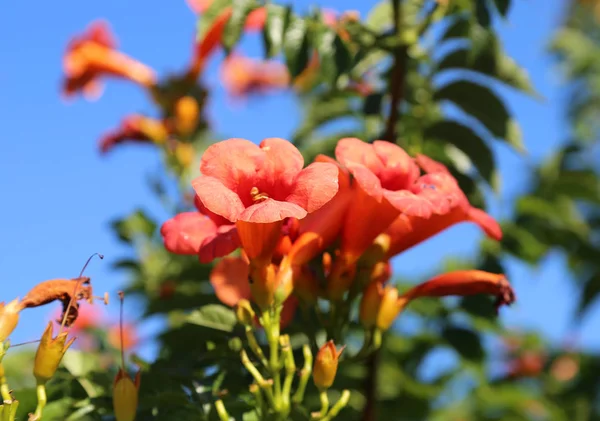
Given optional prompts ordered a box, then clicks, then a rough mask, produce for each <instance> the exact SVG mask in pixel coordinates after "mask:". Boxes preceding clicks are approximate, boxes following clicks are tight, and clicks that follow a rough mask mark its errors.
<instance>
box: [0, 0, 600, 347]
mask: <svg viewBox="0 0 600 421" xmlns="http://www.w3.org/2000/svg"><path fill="white" fill-rule="evenodd" d="M308 3H309V2H307V1H298V2H295V4H298V5H299V7H305V6H307V5H308ZM316 3H318V4H321V5H326V6H328V7H331V8H344V9H352V8H355V9H358V10H361V11H362V12H363V15H364V14H365V13H364V12H365V11H366V10H367V9H368V8H369V7H370V5H371V4H373V3H374V2H364V1H362V0H354V1H343V2H342V1H320V2H316ZM513 3H514V7H513V10H512V12H511V15H510V18H509V21H508V23H501V24H500V28H501V34H502V38H503V40H504V42H505V47H506V49H507V50H508V52H509V53H510V54H511V55H512V56H513V57H514V58H515V59H516V60H517V62H519V63H520V64H521V65H523V66H524V67H525V68H527V69H528V70H529V72H530V75H531V77H532V79H533V81H534V84H535V86H536V88H537V89H538V91H539V92H540V93H541V94H542V95H543V96H544V97H545V100H544V101H535V100H532V99H530V98H527V97H525V96H523V95H520V94H517V93H515V92H511V91H508V90H505V91H506V92H505V93H506V99H507V101H508V104H509V107H510V109H511V110H512V111H513V112H514V114H515V116H516V117H517V119H518V120H519V121H520V123H521V125H522V128H523V132H524V137H525V142H526V145H527V148H528V150H529V155H528V156H526V157H520V156H518V155H516V154H515V153H513V152H512V151H510V150H508V149H507V148H503V147H498V148H497V152H498V157H499V160H500V161H499V162H500V168H501V172H502V173H503V174H504V176H505V178H504V180H503V187H502V192H501V194H500V196H499V197H497V198H496V199H495V200H494V202H495V203H494V211H495V216H498V217H501V216H502V215H504V214H505V212H507V210H508V209H510V198H512V197H514V195H515V194H517V193H518V192H519V191H521V190H522V189H523V188H525V187H526V184H525V183H526V180H525V179H524V175H525V172H524V170H525V168H527V167H529V166H530V165H532V163H534V162H536V161H538V160H539V159H541V158H542V157H544V156H546V155H547V154H548V153H550V151H551V150H552V148H553V147H555V146H556V145H558V144H559V142H560V141H561V139H562V138H563V137H564V136H563V135H564V133H565V130H566V128H565V126H564V120H563V117H562V109H561V106H560V104H561V94H560V92H559V82H560V77H559V74H558V73H557V70H556V69H555V68H554V67H553V63H552V60H551V58H550V57H549V56H548V55H547V54H546V45H547V43H548V41H549V37H550V35H551V33H552V31H553V29H554V28H555V27H556V26H557V25H558V24H559V22H560V16H561V11H562V8H563V6H564V5H563V2H562V1H558V0H550V1H549V0H530V1H527V2H522V1H514V2H513ZM365 4H367V5H369V6H368V7H367V6H365ZM0 7H1V9H2V15H3V16H5V20H4V22H3V24H2V25H1V26H0V51H2V58H3V59H2V63H3V66H1V67H0V86H2V94H1V95H0V115H2V129H3V130H2V134H1V136H2V138H1V145H2V152H1V153H0V187H1V191H2V193H3V201H2V202H3V203H4V205H3V206H2V210H1V213H0V215H1V216H2V220H3V221H4V227H3V238H4V241H2V242H1V243H0V300H10V299H12V298H14V297H16V296H23V295H24V294H25V293H26V292H27V291H28V290H29V289H30V288H31V287H32V286H33V285H34V284H36V283H38V282H40V281H43V280H46V279H51V278H58V277H74V276H77V274H78V273H79V270H80V268H81V266H82V265H83V263H84V262H85V260H86V259H87V257H88V256H89V255H90V254H91V253H93V252H96V251H97V252H102V253H104V254H105V255H106V259H105V260H104V261H99V260H96V261H93V262H92V263H91V265H90V267H89V268H88V270H87V272H86V273H87V275H88V276H91V277H92V278H93V282H94V286H95V289H96V290H97V291H98V292H100V291H104V290H108V291H111V292H114V291H116V290H117V289H118V287H119V285H121V284H122V282H123V281H124V277H123V276H122V275H120V274H118V273H114V272H112V271H111V270H110V261H111V260H114V259H117V258H118V257H119V256H120V255H121V254H122V253H123V252H124V249H123V247H122V246H121V245H120V244H118V243H117V242H116V240H115V239H114V238H113V236H112V234H111V232H110V231H109V230H108V222H109V221H110V220H111V219H113V218H114V217H117V216H120V215H124V214H126V213H127V212H130V211H131V210H133V209H134V208H136V207H137V206H138V205H146V204H148V205H150V207H152V206H156V203H154V202H153V201H152V197H151V195H150V193H149V192H148V190H147V187H146V185H145V183H144V178H145V176H146V175H147V174H148V173H150V172H152V171H154V170H156V169H158V168H159V166H160V161H159V157H158V156H157V154H155V153H154V152H153V151H151V150H149V149H146V148H136V147H125V148H121V149H118V150H116V151H115V153H113V154H110V155H109V156H107V157H101V156H100V155H99V153H98V150H97V140H98V138H99V136H100V135H101V134H102V133H103V132H104V131H106V130H108V129H110V128H112V127H114V126H116V125H117V124H118V122H119V121H120V119H121V118H122V117H123V116H124V115H126V114H128V113H132V112H147V113H151V112H152V111H153V109H152V107H151V105H150V103H149V101H148V99H147V98H146V96H145V94H144V92H142V91H141V90H140V89H138V88H137V87H135V86H132V85H131V84H127V83H124V82H119V81H109V82H108V83H107V84H106V90H105V92H104V95H103V96H102V97H101V99H100V100H99V101H97V102H95V103H89V102H87V101H85V100H83V99H81V98H78V99H76V100H75V101H73V102H71V103H69V104H66V103H65V102H64V101H63V100H61V98H60V95H59V83H60V79H61V58H62V55H63V52H64V48H65V45H66V43H67V42H68V40H69V38H70V37H71V36H72V35H73V34H77V33H79V32H81V31H82V30H83V29H84V28H85V26H86V25H87V24H88V23H89V22H91V21H92V20H94V19H96V18H105V19H107V20H108V21H109V22H110V23H111V25H112V28H113V30H114V32H115V33H116V35H117V37H118V39H119V41H120V48H121V49H122V50H123V51H125V52H127V53H129V54H131V55H132V56H134V57H136V58H137V59H139V60H141V61H143V62H145V63H147V64H149V65H150V66H152V67H153V68H155V69H156V70H157V71H158V72H159V74H161V75H165V74H167V73H169V72H175V71H178V70H181V69H182V68H183V67H184V66H185V65H186V64H187V62H188V60H189V58H190V52H191V40H192V39H193V36H194V27H195V17H194V15H193V14H192V13H191V11H190V10H189V9H188V8H187V6H186V4H185V3H184V1H183V0H171V1H168V2H166V1H157V0H154V1H142V0H127V1H122V0H105V1H102V2H100V1H96V2H81V1H74V0H65V1H62V2H60V6H58V5H57V4H56V3H51V2H37V3H36V4H35V5H33V4H32V3H31V2H14V1H13V2H4V3H3V4H2V6H0ZM245 45H247V46H248V47H249V50H248V52H249V53H250V54H251V55H252V54H254V55H259V52H258V51H257V45H258V43H257V42H256V40H254V41H253V40H249V41H248V42H245ZM213 68H214V66H213ZM206 80H207V82H209V83H210V84H211V85H214V84H216V82H217V81H218V78H217V75H216V73H215V72H214V71H212V72H209V74H208V75H207V77H206ZM503 92H504V91H503ZM210 108H211V110H210V116H211V120H212V121H213V122H214V126H215V127H214V128H215V131H216V132H217V133H220V134H222V135H221V136H222V137H223V138H227V137H245V138H248V139H250V140H253V141H259V140H260V139H262V138H264V137H272V136H278V137H288V138H289V136H290V134H291V132H292V130H293V128H294V127H295V126H296V125H297V124H298V122H299V121H300V118H301V115H300V112H299V108H298V105H297V104H296V102H295V101H294V98H293V96H292V95H290V94H281V95H274V96H269V97H265V98H260V99H258V100H255V101H252V102H248V103H245V104H244V103H242V104H232V103H231V101H229V100H227V98H226V96H225V94H224V92H223V90H222V89H221V88H218V89H217V90H216V92H214V94H213V97H212V99H211V105H210ZM479 235H480V234H479V233H478V231H477V229H476V228H474V227H470V226H460V227H455V228H453V229H451V230H450V231H448V232H447V233H444V234H443V235H441V236H439V237H438V238H436V239H434V240H432V241H430V242H428V243H426V244H424V245H422V246H419V247H417V248H416V249H414V250H412V251H410V252H409V253H406V254H405V255H404V256H402V257H400V258H399V259H398V261H397V262H396V267H397V268H398V271H399V272H400V273H402V274H403V275H423V276H424V275H425V274H427V273H429V272H430V270H431V267H432V266H435V265H436V264H438V263H439V262H440V261H441V259H442V258H443V257H444V256H448V255H450V254H451V253H458V254H459V255H465V256H468V254H469V253H470V252H471V251H473V250H474V247H475V246H476V244H477V241H478V239H479ZM432 256H436V257H435V258H432ZM438 256H439V259H438V258H437V257H438ZM509 268H510V272H509V275H510V277H511V281H512V282H513V285H514V286H515V289H516V291H517V294H518V297H519V302H518V303H517V305H516V306H514V307H512V308H509V309H504V310H503V311H502V315H501V317H502V319H503V320H504V321H505V323H506V324H507V325H508V326H511V327H515V328H540V329H542V331H543V332H544V333H545V334H546V335H547V336H548V337H549V339H550V340H552V341H553V342H555V343H563V342H564V341H567V340H571V339H575V343H576V344H578V345H581V346H586V347H593V348H595V349H600V337H597V335H596V337H594V335H593V331H592V329H591V326H592V325H593V324H594V322H596V323H597V322H598V321H600V305H595V306H593V308H592V309H591V310H590V312H589V314H588V316H587V317H586V318H585V319H584V320H583V323H582V324H581V326H574V325H573V323H572V313H573V308H574V302H575V298H576V291H575V290H574V289H573V288H572V286H571V284H570V283H569V281H568V272H567V271H566V269H565V265H564V262H563V260H562V259H561V257H560V256H558V255H551V256H549V257H548V258H547V259H546V260H545V262H544V263H543V264H542V265H541V266H540V267H537V268H529V267H525V266H523V265H521V264H519V263H518V262H517V261H510V262H509ZM109 312H110V313H111V314H113V315H116V314H117V304H116V300H113V303H112V304H111V305H110V306H109ZM127 313H128V314H131V315H134V314H135V309H128V311H127ZM47 315H48V310H47V309H41V310H33V311H27V312H25V313H24V314H23V320H22V322H21V325H20V328H19V329H18V330H17V331H16V333H15V335H14V337H13V342H20V341H24V340H31V339H35V338H37V337H39V335H40V333H41V332H42V330H43V321H44V320H46V319H47ZM130 317H132V316H130ZM573 328H577V329H576V330H575V331H573ZM573 335H575V337H573Z"/></svg>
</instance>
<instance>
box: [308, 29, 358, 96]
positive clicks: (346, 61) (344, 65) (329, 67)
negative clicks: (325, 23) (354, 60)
mask: <svg viewBox="0 0 600 421" xmlns="http://www.w3.org/2000/svg"><path fill="white" fill-rule="evenodd" d="M316 47H317V51H318V53H319V59H320V63H321V67H320V71H321V74H322V77H323V78H324V79H325V80H326V81H327V82H328V83H330V84H332V85H335V82H336V81H337V79H338V77H339V76H340V74H342V72H343V71H344V70H347V69H348V67H349V66H350V63H351V57H350V52H349V51H348V48H347V47H346V45H345V43H344V41H342V39H341V38H340V36H339V35H338V34H337V32H335V31H333V30H332V29H329V28H327V29H326V30H324V31H322V33H321V34H320V35H319V37H318V40H317V45H316Z"/></svg>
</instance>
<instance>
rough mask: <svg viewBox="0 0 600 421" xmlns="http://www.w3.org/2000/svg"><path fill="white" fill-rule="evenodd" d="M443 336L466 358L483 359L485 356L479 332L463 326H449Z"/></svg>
mask: <svg viewBox="0 0 600 421" xmlns="http://www.w3.org/2000/svg"><path fill="white" fill-rule="evenodd" d="M442 337H443V338H444V339H445V340H446V342H448V344H449V345H450V346H451V347H452V348H454V349H455V350H456V352H458V354H459V355H460V356H461V357H463V358H464V359H466V360H470V361H482V360H483V357H484V356H485V352H484V350H483V346H482V345H481V341H480V339H479V336H478V335H477V333H475V332H474V331H472V330H470V329H466V328H462V327H447V328H445V329H444V330H443V331H442Z"/></svg>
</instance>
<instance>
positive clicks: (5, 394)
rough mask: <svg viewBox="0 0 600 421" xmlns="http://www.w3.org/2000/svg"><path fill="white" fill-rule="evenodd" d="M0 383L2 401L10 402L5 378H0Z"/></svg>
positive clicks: (10, 398) (10, 397)
mask: <svg viewBox="0 0 600 421" xmlns="http://www.w3.org/2000/svg"><path fill="white" fill-rule="evenodd" d="M0 382H1V384H0V394H1V395H2V400H3V401H5V402H11V401H12V396H10V388H9V387H8V384H7V383H6V377H2V379H0Z"/></svg>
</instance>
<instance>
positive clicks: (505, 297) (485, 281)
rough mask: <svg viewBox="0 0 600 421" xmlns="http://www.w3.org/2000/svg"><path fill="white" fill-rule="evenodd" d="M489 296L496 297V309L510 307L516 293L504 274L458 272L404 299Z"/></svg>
mask: <svg viewBox="0 0 600 421" xmlns="http://www.w3.org/2000/svg"><path fill="white" fill-rule="evenodd" d="M477 294H489V295H493V296H495V297H496V303H495V307H496V310H498V308H499V307H501V306H502V305H510V304H512V303H513V302H514V301H515V299H516V298H515V292H514V291H513V289H512V287H511V286H510V284H509V283H508V280H507V279H506V277H505V276H504V275H503V274H496V273H489V272H484V271H482V270H457V271H454V272H449V273H445V274H443V275H439V276H436V277H434V278H431V279H430V280H428V281H426V282H423V283H422V284H420V285H417V286H416V287H414V288H412V289H411V290H410V291H408V292H407V293H405V294H403V297H404V298H406V299H408V300H413V299H415V298H419V297H444V296H448V295H459V296H468V295H477Z"/></svg>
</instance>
